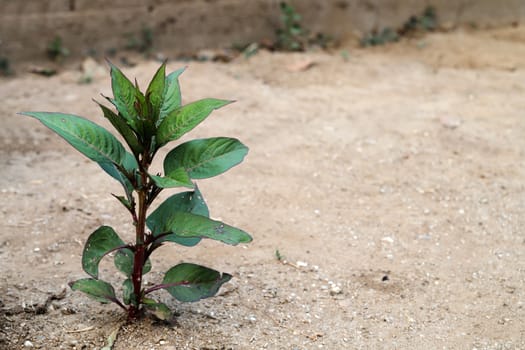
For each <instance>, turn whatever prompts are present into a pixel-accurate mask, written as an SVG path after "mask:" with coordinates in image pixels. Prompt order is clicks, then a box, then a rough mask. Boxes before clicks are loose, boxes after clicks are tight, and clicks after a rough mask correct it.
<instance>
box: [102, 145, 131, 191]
mask: <svg viewBox="0 0 525 350" xmlns="http://www.w3.org/2000/svg"><path fill="white" fill-rule="evenodd" d="M98 165H100V167H101V168H102V170H104V171H105V172H106V173H107V174H108V175H109V176H111V177H112V178H114V179H115V180H117V181H118V182H120V183H121V184H122V186H123V187H124V190H125V191H126V194H127V195H128V197H130V196H131V193H132V192H133V185H132V184H131V182H130V181H129V179H128V178H127V177H126V175H125V174H123V173H122V172H121V171H120V170H119V169H118V168H117V166H116V165H115V164H112V163H107V162H103V163H99V164H98ZM122 167H123V168H124V169H126V171H127V172H128V173H130V174H135V173H136V172H137V171H138V164H137V160H136V159H135V157H134V156H133V155H132V154H131V153H129V152H125V154H124V157H123V159H122Z"/></svg>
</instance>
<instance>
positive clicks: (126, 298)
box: [122, 278, 136, 305]
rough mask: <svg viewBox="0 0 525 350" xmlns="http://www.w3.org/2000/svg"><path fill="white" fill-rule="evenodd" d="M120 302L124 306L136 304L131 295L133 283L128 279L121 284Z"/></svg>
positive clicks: (133, 295) (133, 296)
mask: <svg viewBox="0 0 525 350" xmlns="http://www.w3.org/2000/svg"><path fill="white" fill-rule="evenodd" d="M122 301H123V302H124V304H125V305H129V304H131V303H132V302H134V303H136V298H135V294H133V282H132V281H131V279H130V278H128V279H126V280H125V281H124V283H122Z"/></svg>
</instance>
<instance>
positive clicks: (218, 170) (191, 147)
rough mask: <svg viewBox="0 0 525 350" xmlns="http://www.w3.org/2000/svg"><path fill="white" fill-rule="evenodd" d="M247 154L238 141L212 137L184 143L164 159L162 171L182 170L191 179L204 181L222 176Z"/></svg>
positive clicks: (246, 150) (246, 148)
mask: <svg viewBox="0 0 525 350" xmlns="http://www.w3.org/2000/svg"><path fill="white" fill-rule="evenodd" d="M247 153H248V147H246V146H245V145H243V144H242V143H241V142H240V141H239V140H237V139H233V138H228V137H213V138H209V139H198V140H192V141H188V142H185V143H183V144H181V145H179V146H177V147H176V148H174V149H173V150H172V151H171V152H169V153H168V155H167V156H166V158H165V159H164V171H165V172H166V173H170V172H171V171H173V170H174V169H178V168H181V167H182V168H184V169H185V170H186V172H187V173H188V174H189V175H190V177H191V178H192V179H205V178H209V177H212V176H217V175H219V174H222V173H223V172H225V171H226V170H228V169H230V168H232V167H233V166H235V165H237V164H239V163H240V162H242V160H243V159H244V156H246V154H247Z"/></svg>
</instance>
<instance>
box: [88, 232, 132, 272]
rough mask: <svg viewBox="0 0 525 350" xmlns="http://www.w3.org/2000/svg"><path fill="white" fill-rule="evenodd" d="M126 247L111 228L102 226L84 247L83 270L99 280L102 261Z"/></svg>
mask: <svg viewBox="0 0 525 350" xmlns="http://www.w3.org/2000/svg"><path fill="white" fill-rule="evenodd" d="M123 246H125V243H124V241H122V239H120V237H119V236H118V235H117V233H116V232H115V230H113V228H111V227H109V226H100V227H99V228H98V229H97V230H96V231H95V232H93V233H92V234H91V235H90V236H89V238H88V240H87V242H86V245H85V246H84V251H83V253H82V268H83V269H84V271H86V273H87V274H88V275H90V276H92V277H94V278H98V265H99V263H100V260H102V258H103V257H104V256H105V255H106V254H108V253H109V252H111V251H113V250H115V249H117V248H119V247H123Z"/></svg>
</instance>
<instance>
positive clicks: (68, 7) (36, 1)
mask: <svg viewBox="0 0 525 350" xmlns="http://www.w3.org/2000/svg"><path fill="white" fill-rule="evenodd" d="M279 2H280V1H278V0H171V1H170V0H112V1H110V0H0V56H7V57H8V58H10V59H13V60H28V59H40V58H44V57H45V49H46V47H47V45H48V44H49V42H50V41H51V40H52V39H53V38H54V37H55V36H57V35H58V36H60V37H62V38H63V41H64V44H63V45H64V47H67V48H68V49H69V50H70V51H71V53H72V54H74V55H75V56H79V55H84V54H86V53H88V52H97V53H99V54H105V52H107V50H112V49H116V50H118V49H122V48H123V47H125V46H127V45H131V44H132V41H133V40H135V41H137V40H141V39H140V36H141V32H142V31H143V30H144V29H147V30H148V31H149V32H150V33H151V34H152V36H153V40H154V47H155V49H159V50H164V51H168V52H171V51H177V52H185V51H191V50H195V49H199V48H205V47H228V46H231V45H232V44H234V43H237V44H246V43H250V42H253V41H258V40H261V39H263V38H269V39H272V38H273V37H274V35H275V29H276V28H277V27H279V25H280V11H279ZM288 3H290V4H292V5H294V6H295V7H296V9H297V11H298V12H299V13H301V14H302V15H303V25H304V27H305V28H308V29H309V30H311V31H313V32H323V33H327V34H330V35H332V36H335V37H338V38H345V37H348V36H350V35H356V34H357V35H359V34H358V33H364V32H368V31H370V30H372V29H374V28H383V27H385V26H390V27H398V26H399V25H401V24H402V23H403V22H404V21H405V20H406V19H407V18H408V17H409V16H410V15H413V14H419V13H421V12H422V11H423V9H424V8H425V7H426V6H428V5H433V6H434V7H435V8H436V9H437V14H438V16H439V19H440V22H441V23H445V24H446V25H447V26H453V25H456V24H465V23H476V24H477V25H479V26H481V27H483V26H497V25H508V24H514V23H519V22H520V21H522V20H524V19H525V0H434V1H431V0H295V1H294V0H290V1H288Z"/></svg>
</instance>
